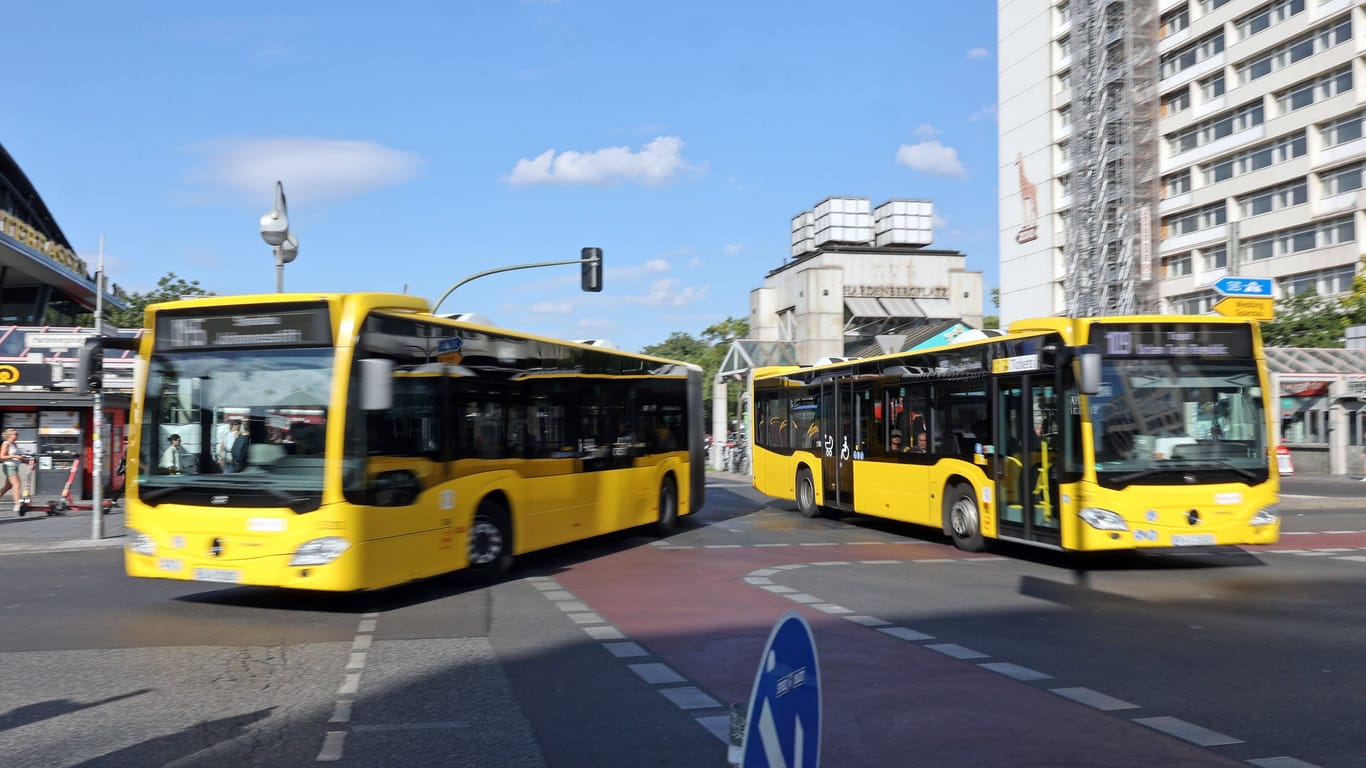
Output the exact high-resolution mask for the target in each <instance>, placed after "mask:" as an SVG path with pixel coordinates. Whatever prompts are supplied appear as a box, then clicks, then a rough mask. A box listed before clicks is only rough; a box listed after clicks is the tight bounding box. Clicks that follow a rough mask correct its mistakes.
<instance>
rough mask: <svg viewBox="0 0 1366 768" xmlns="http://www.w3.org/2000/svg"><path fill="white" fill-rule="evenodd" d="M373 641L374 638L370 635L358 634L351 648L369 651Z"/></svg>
mask: <svg viewBox="0 0 1366 768" xmlns="http://www.w3.org/2000/svg"><path fill="white" fill-rule="evenodd" d="M372 642H374V638H373V637H371V636H370V635H356V639H355V640H353V641H351V650H353V651H368V650H370V643H372Z"/></svg>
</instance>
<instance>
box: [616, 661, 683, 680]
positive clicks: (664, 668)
mask: <svg viewBox="0 0 1366 768" xmlns="http://www.w3.org/2000/svg"><path fill="white" fill-rule="evenodd" d="M626 666H627V667H628V668H630V670H631V671H632V672H634V673H636V674H637V675H640V679H641V680H644V681H645V682H647V683H649V684H650V685H664V684H665V683H686V682H688V681H687V680H686V679H684V677H683V676H682V675H680V674H678V673H677V672H675V671H673V669H671V668H670V667H669V665H668V664H662V663H660V662H657V661H652V662H649V663H646V664H627V665H626Z"/></svg>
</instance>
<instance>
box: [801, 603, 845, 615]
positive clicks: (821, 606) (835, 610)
mask: <svg viewBox="0 0 1366 768" xmlns="http://www.w3.org/2000/svg"><path fill="white" fill-rule="evenodd" d="M811 607H812V608H815V609H816V610H818V611H821V612H822V613H829V614H832V615H840V614H845V613H853V611H851V610H849V609H848V608H845V607H844V606H842V605H835V604H834V603H816V604H814V605H812V606H811Z"/></svg>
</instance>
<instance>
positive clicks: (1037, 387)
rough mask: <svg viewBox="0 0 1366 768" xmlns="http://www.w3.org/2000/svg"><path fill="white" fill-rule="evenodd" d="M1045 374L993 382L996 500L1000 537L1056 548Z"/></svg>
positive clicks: (1053, 423) (1054, 430) (1052, 425)
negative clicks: (995, 437) (1053, 545)
mask: <svg viewBox="0 0 1366 768" xmlns="http://www.w3.org/2000/svg"><path fill="white" fill-rule="evenodd" d="M1053 379H1054V377H1053V375H1052V374H1051V373H1046V374H1040V375H1033V376H1005V377H1001V378H999V379H997V381H996V403H995V405H996V408H995V411H996V425H995V432H996V435H997V438H998V439H997V441H996V453H997V457H998V459H997V462H996V494H997V495H996V498H997V499H999V502H998V504H997V509H998V515H997V519H998V521H999V524H1000V532H1001V535H1003V536H1009V537H1012V538H1017V539H1024V540H1026V541H1044V542H1048V543H1053V544H1056V543H1059V542H1060V540H1061V539H1060V535H1059V523H1058V513H1059V510H1058V479H1057V478H1058V474H1059V473H1058V467H1056V466H1055V465H1056V464H1057V462H1058V461H1059V460H1060V454H1059V450H1058V449H1059V446H1058V445H1057V440H1058V438H1059V429H1058V412H1057V393H1056V390H1055V388H1054V383H1053Z"/></svg>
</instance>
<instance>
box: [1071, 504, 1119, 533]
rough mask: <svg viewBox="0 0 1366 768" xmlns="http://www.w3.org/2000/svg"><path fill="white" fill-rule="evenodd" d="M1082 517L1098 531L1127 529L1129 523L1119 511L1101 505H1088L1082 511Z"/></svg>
mask: <svg viewBox="0 0 1366 768" xmlns="http://www.w3.org/2000/svg"><path fill="white" fill-rule="evenodd" d="M1081 519H1082V520H1085V521H1086V524H1087V525H1089V526H1091V527H1092V528H1095V529H1096V530H1098V531H1127V530H1129V524H1128V523H1126V522H1124V518H1122V517H1120V516H1119V515H1118V514H1117V513H1115V512H1111V511H1110V510H1108V509H1101V508H1100V507H1086V508H1085V509H1083V510H1082V511H1081Z"/></svg>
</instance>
